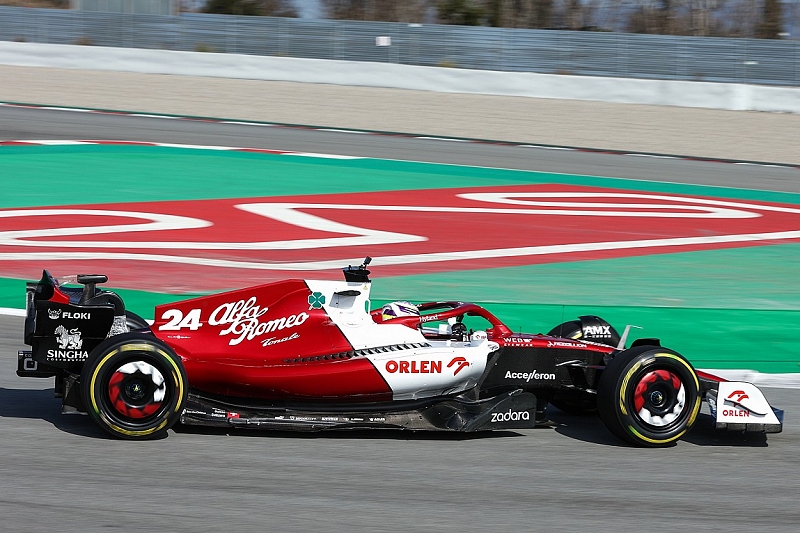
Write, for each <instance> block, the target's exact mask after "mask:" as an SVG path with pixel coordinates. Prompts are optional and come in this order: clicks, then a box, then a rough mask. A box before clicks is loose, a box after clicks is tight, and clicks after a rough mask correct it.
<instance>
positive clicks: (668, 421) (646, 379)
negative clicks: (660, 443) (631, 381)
mask: <svg viewBox="0 0 800 533" xmlns="http://www.w3.org/2000/svg"><path fill="white" fill-rule="evenodd" d="M633 406H634V411H635V413H636V415H637V416H638V418H639V419H640V420H641V422H642V423H644V424H645V425H647V426H650V427H651V428H654V429H656V430H664V429H668V428H670V427H672V426H674V425H675V424H678V423H680V421H681V419H682V415H683V414H684V413H685V412H686V387H685V386H684V384H683V381H682V380H681V378H680V376H678V374H676V373H674V372H672V371H670V370H652V371H650V372H647V373H646V374H644V375H643V376H642V377H641V379H639V381H638V383H637V384H636V388H635V389H634V392H633Z"/></svg>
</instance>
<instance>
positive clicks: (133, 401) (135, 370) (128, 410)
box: [108, 361, 167, 422]
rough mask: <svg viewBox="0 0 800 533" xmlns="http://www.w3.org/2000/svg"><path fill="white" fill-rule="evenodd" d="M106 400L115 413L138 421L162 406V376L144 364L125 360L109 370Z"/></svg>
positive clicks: (163, 395) (163, 402)
mask: <svg viewBox="0 0 800 533" xmlns="http://www.w3.org/2000/svg"><path fill="white" fill-rule="evenodd" d="M108 399H109V402H110V403H109V404H110V406H111V408H112V409H113V410H114V411H115V413H116V414H117V415H118V416H120V417H122V418H125V419H129V420H131V421H135V422H142V421H144V420H146V419H148V418H150V417H152V416H153V415H155V414H156V413H158V412H159V411H160V410H161V409H162V407H164V405H165V404H166V400H167V384H166V381H165V380H164V375H163V374H162V373H161V371H160V370H159V369H158V368H156V367H155V366H153V365H151V364H150V363H147V362H145V361H129V362H127V363H125V364H123V365H121V366H119V367H118V368H117V369H116V370H114V371H113V373H112V374H111V377H110V379H109V381H108Z"/></svg>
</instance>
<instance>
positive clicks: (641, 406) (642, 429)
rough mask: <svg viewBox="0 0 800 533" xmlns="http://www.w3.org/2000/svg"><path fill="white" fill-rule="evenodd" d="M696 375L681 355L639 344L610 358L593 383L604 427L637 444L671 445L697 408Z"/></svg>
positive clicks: (698, 408)
mask: <svg viewBox="0 0 800 533" xmlns="http://www.w3.org/2000/svg"><path fill="white" fill-rule="evenodd" d="M700 400H701V396H700V381H699V379H698V378H697V374H696V373H695V371H694V368H692V365H690V364H689V362H688V361H687V360H686V359H684V357H683V356H682V355H680V354H678V353H676V352H674V351H672V350H668V349H666V348H660V347H653V346H642V347H637V348H633V349H630V350H627V351H625V352H622V353H620V354H619V355H617V356H616V357H615V358H614V359H612V360H611V362H610V363H609V365H608V366H607V367H606V369H605V370H604V371H603V374H602V376H601V377H600V383H599V384H598V387H597V409H598V412H599V414H600V418H601V420H602V421H603V423H604V424H605V425H606V427H607V428H608V429H609V430H610V431H611V432H612V433H613V434H614V435H616V436H617V437H619V438H621V439H622V440H624V441H626V442H629V443H631V444H635V445H637V446H647V447H663V446H670V445H672V444H674V443H675V441H677V440H678V439H680V438H681V437H682V436H683V435H684V434H685V433H686V432H687V431H689V429H690V428H691V427H692V425H693V424H694V422H695V420H696V419H697V413H698V412H699V411H700Z"/></svg>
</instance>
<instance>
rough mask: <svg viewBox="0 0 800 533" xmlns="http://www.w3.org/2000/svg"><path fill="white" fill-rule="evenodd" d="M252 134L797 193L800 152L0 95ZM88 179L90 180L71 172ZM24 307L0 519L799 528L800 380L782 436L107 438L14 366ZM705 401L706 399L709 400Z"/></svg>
mask: <svg viewBox="0 0 800 533" xmlns="http://www.w3.org/2000/svg"><path fill="white" fill-rule="evenodd" d="M45 138H47V139H81V138H83V139H124V140H141V141H152V142H172V143H186V144H204V145H226V146H248V147H256V148H272V149H286V150H298V151H310V152H321V153H336V154H348V155H363V156H373V157H388V158H397V159H411V160H423V161H434V162H444V163H460V164H475V165H484V166H498V167H505V168H523V169H535V170H543V171H559V172H568V173H581V174H587V173H590V174H594V175H608V176H617V177H628V178H631V179H649V180H658V181H680V182H687V183H700V184H708V185H717V186H730V187H737V188H740V187H746V188H753V189H766V190H775V191H785V192H799V191H800V173H799V172H798V171H797V170H795V169H786V168H770V167H762V166H750V165H748V166H740V165H732V164H719V163H702V162H694V161H683V160H676V159H656V158H643V157H631V156H618V155H604V154H590V153H582V152H564V151H552V150H539V149H534V148H522V147H507V146H496V145H488V144H475V143H457V142H452V141H433V140H423V139H408V138H403V137H382V136H372V135H357V134H353V133H336V132H319V131H309V130H302V129H288V128H279V127H264V126H244V125H233V124H227V125H225V124H213V123H204V122H189V121H177V120H167V119H161V118H151V119H149V118H143V117H142V118H132V117H124V116H114V115H95V114H84V113H74V112H66V111H47V110H21V109H14V108H0V140H9V139H45ZM73 187H74V188H75V189H76V190H79V189H80V185H79V184H75V185H73ZM21 334H22V318H19V317H8V316H3V317H0V368H2V369H3V371H2V372H0V443H1V445H0V517H2V525H0V529H2V530H5V531H15V532H25V531H45V530H57V531H61V530H63V531H108V530H113V529H120V530H126V531H155V530H158V531H192V532H202V531H222V530H227V531H232V532H234V531H487V530H489V531H513V530H518V531H581V530H586V531H631V530H642V529H654V528H657V529H659V530H689V529H691V530H700V531H731V530H744V531H748V530H749V531H765V532H766V531H796V530H797V524H798V522H799V521H800V508H798V506H797V497H798V495H800V475H799V474H800V429H798V428H800V397H798V393H797V391H796V390H791V389H765V392H766V394H767V397H768V398H769V400H770V401H771V402H772V404H773V405H775V406H778V407H781V408H783V409H785V410H786V419H785V431H784V433H782V434H778V435H770V436H768V437H764V436H744V435H739V434H727V433H718V432H715V431H713V430H712V429H711V428H710V424H711V421H710V417H709V416H708V415H707V414H705V415H703V416H701V417H700V419H699V421H698V423H697V425H696V426H695V429H694V430H693V431H692V432H691V433H690V434H689V435H688V436H687V437H686V438H685V439H684V440H682V441H681V442H679V443H678V444H677V445H676V446H675V447H672V448H668V449H659V450H648V449H636V448H630V447H627V446H624V445H621V443H620V442H618V441H617V440H616V439H615V438H614V437H612V436H611V434H610V433H608V432H607V431H606V430H605V428H604V427H603V426H602V424H601V423H600V422H599V420H598V419H596V418H592V417H589V418H585V417H571V416H567V415H564V414H562V413H559V412H558V411H556V410H552V412H551V418H552V419H553V421H554V422H555V423H556V427H555V428H554V429H537V430H529V431H519V432H504V433H493V434H488V435H477V436H468V437H458V436H450V435H424V434H423V435H414V434H408V433H403V432H395V431H386V432H377V433H365V432H353V433H351V432H348V433H336V434H318V435H310V436H308V435H297V434H291V433H278V432H268V433H264V432H246V431H244V430H237V431H235V432H227V431H220V430H204V429H203V430H197V429H189V428H177V430H174V431H170V434H169V436H168V437H167V438H166V439H162V440H157V441H152V442H125V441H117V440H112V439H108V438H106V437H105V436H104V434H103V433H102V432H101V431H100V430H99V429H97V428H96V427H95V426H94V425H93V424H92V423H91V421H90V420H89V419H88V418H87V417H85V416H62V415H60V414H59V402H58V400H56V399H54V398H53V397H52V380H50V379H48V380H34V379H22V378H17V377H16V376H15V375H14V372H13V369H14V368H15V366H16V365H15V363H16V360H15V359H16V351H17V350H18V349H21V348H23V347H24V346H23V344H22V342H21ZM704 413H707V411H706V410H705V408H704Z"/></svg>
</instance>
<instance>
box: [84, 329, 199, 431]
mask: <svg viewBox="0 0 800 533" xmlns="http://www.w3.org/2000/svg"><path fill="white" fill-rule="evenodd" d="M187 393H188V381H187V379H186V372H185V371H184V369H183V365H182V364H181V360H180V358H179V357H178V356H177V355H176V354H175V353H174V352H173V351H172V350H171V349H170V348H169V346H167V345H166V344H165V343H163V342H162V341H160V340H159V339H157V338H155V337H153V336H152V335H147V334H141V333H125V334H122V335H116V336H114V337H110V338H108V339H106V340H105V341H103V342H102V343H100V344H99V345H98V346H97V347H96V348H95V349H94V350H92V352H91V353H90V354H89V358H88V359H87V360H86V363H85V364H84V366H83V370H82V371H81V394H82V396H83V400H84V403H85V405H86V410H87V412H88V414H89V416H90V417H91V419H92V420H94V422H95V423H97V425H99V426H100V427H101V428H103V429H104V430H105V431H107V432H108V433H110V434H111V435H113V436H115V437H119V438H123V439H152V438H157V437H160V436H163V435H164V434H166V432H167V430H168V429H169V428H170V427H172V426H173V425H174V424H175V423H176V422H177V421H178V420H179V419H180V415H181V411H182V410H183V404H184V402H185V401H186V395H187Z"/></svg>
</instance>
